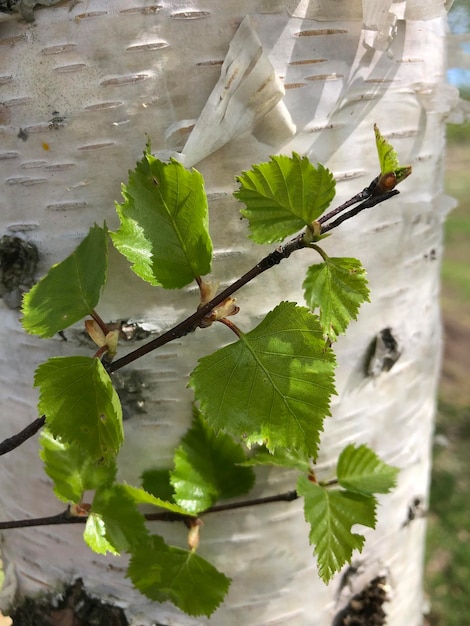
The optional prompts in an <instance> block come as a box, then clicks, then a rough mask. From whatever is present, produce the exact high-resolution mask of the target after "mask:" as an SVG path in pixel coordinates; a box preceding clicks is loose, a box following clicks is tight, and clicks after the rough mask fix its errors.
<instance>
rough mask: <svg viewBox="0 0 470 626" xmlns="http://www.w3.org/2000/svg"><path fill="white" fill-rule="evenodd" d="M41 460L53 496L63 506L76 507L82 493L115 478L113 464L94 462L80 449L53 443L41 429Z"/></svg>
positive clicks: (114, 466) (56, 442) (45, 431)
mask: <svg viewBox="0 0 470 626" xmlns="http://www.w3.org/2000/svg"><path fill="white" fill-rule="evenodd" d="M40 443H41V446H42V448H41V451H40V453H39V454H40V457H41V459H42V460H43V461H44V469H45V470H46V473H47V475H48V476H49V477H50V478H52V480H53V481H54V493H55V494H56V496H57V497H58V498H59V499H60V500H62V501H63V502H71V503H73V504H79V503H80V502H81V501H82V497H83V492H84V491H87V490H92V489H98V487H103V486H105V485H110V484H111V483H112V482H113V481H114V478H115V476H116V463H115V462H114V461H113V460H111V462H109V463H104V462H103V460H102V459H98V460H93V459H91V458H90V456H89V455H88V454H87V452H86V451H85V450H83V448H80V447H78V446H76V445H71V444H67V443H64V442H62V441H60V440H59V439H56V438H55V437H54V436H53V435H52V433H51V432H50V431H49V430H48V429H47V428H43V429H42V431H41V438H40Z"/></svg>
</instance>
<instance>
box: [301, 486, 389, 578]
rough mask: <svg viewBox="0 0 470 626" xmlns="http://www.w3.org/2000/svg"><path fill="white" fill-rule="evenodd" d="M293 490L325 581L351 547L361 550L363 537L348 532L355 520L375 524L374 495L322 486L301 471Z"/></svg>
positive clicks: (346, 560) (348, 558)
mask: <svg viewBox="0 0 470 626" xmlns="http://www.w3.org/2000/svg"><path fill="white" fill-rule="evenodd" d="M297 493H298V494H299V495H300V496H303V497H304V515H305V520H306V522H307V523H308V524H310V533H309V538H310V543H311V544H312V545H314V546H315V550H314V554H315V555H316V557H317V560H318V573H319V576H320V578H321V579H322V580H323V581H324V582H325V583H328V582H329V581H330V580H331V578H332V577H333V576H334V574H335V573H336V572H339V571H340V570H341V568H342V567H343V565H344V564H345V563H350V562H351V557H352V553H353V551H354V550H359V551H361V550H362V547H363V545H364V541H365V538H364V536H363V535H359V534H357V533H352V532H351V528H352V526H354V525H355V524H361V525H362V526H367V527H369V528H375V524H376V519H375V508H376V504H377V502H376V499H375V498H374V497H373V496H365V495H362V494H359V493H352V492H351V491H344V490H338V489H325V488H324V487H320V485H317V484H315V483H313V482H311V481H309V480H308V478H307V477H306V476H305V475H303V476H300V477H299V480H298V482H297Z"/></svg>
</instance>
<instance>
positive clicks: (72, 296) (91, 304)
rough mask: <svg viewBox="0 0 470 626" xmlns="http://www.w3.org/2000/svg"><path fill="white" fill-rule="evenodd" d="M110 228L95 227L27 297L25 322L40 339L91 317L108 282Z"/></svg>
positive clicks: (25, 325) (27, 328) (24, 324)
mask: <svg viewBox="0 0 470 626" xmlns="http://www.w3.org/2000/svg"><path fill="white" fill-rule="evenodd" d="M106 233H107V230H106V227H104V228H100V227H99V226H96V225H95V226H93V227H92V228H90V232H89V233H88V235H87V236H86V237H85V239H84V240H83V241H82V242H81V243H80V245H79V246H78V247H77V248H76V249H75V250H74V252H72V254H71V255H70V256H69V257H67V258H66V259H65V260H64V261H62V262H61V263H58V264H57V265H54V266H53V267H52V268H51V269H50V270H49V272H48V273H47V274H46V275H45V276H44V278H42V279H41V280H40V281H39V282H38V283H36V285H34V287H33V288H32V289H31V290H30V291H29V292H28V293H26V294H25V295H24V298H23V305H22V313H23V318H22V320H21V323H22V324H23V327H24V329H25V330H26V331H27V332H28V333H30V334H32V335H39V336H40V337H52V336H53V335H55V334H56V333H58V332H59V331H60V330H63V329H64V328H67V327H68V326H70V325H71V324H74V323H75V322H78V321H79V320H81V319H82V318H83V317H85V316H86V315H91V313H92V311H93V310H94V308H95V306H96V305H97V304H98V300H99V297H100V293H101V289H102V287H103V285H104V283H105V281H106V268H107V254H108V252H107V238H106Z"/></svg>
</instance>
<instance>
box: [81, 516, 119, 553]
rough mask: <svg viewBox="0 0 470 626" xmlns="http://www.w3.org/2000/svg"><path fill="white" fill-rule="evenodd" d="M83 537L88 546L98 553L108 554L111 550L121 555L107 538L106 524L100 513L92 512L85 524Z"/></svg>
mask: <svg viewBox="0 0 470 626" xmlns="http://www.w3.org/2000/svg"><path fill="white" fill-rule="evenodd" d="M83 539H84V541H85V543H86V544H87V546H88V547H89V548H91V549H92V550H93V552H97V553H98V554H106V553H107V552H111V554H114V555H115V556H119V552H118V551H117V550H116V548H115V547H114V546H113V545H112V544H111V543H110V542H109V541H108V540H107V539H106V526H105V523H104V522H103V520H102V519H101V517H100V516H99V515H96V514H95V513H90V515H89V516H88V519H87V521H86V524H85V530H84V532H83Z"/></svg>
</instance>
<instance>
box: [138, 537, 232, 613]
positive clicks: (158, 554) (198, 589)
mask: <svg viewBox="0 0 470 626" xmlns="http://www.w3.org/2000/svg"><path fill="white" fill-rule="evenodd" d="M127 576H128V578H130V579H131V580H132V582H133V583H134V585H135V587H137V589H138V590H139V591H140V592H141V593H143V594H144V595H145V596H147V597H148V598H150V599H151V600H155V601H157V602H166V601H170V602H173V604H175V605H176V606H177V607H178V608H180V609H181V610H182V611H184V612H185V613H188V614H189V615H194V616H197V615H207V617H209V616H210V615H211V614H212V613H213V612H214V611H215V610H216V608H217V607H218V606H219V604H220V603H221V602H222V600H223V599H224V597H225V595H226V593H227V591H228V588H229V586H230V579H229V578H227V576H225V575H224V574H222V573H221V572H219V571H218V570H217V569H216V568H215V567H214V566H213V565H211V564H210V563H208V562H207V561H205V560H204V559H203V558H201V557H200V556H198V555H197V554H196V553H195V552H189V551H188V550H183V549H181V548H176V547H174V546H169V545H167V544H166V543H165V542H164V541H163V539H162V538H161V537H159V536H158V535H153V536H152V537H151V538H150V542H149V543H145V544H142V545H140V546H139V547H138V548H137V550H135V551H134V552H133V554H132V558H131V562H130V564H129V569H128V571H127Z"/></svg>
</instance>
